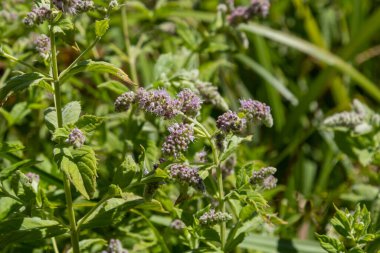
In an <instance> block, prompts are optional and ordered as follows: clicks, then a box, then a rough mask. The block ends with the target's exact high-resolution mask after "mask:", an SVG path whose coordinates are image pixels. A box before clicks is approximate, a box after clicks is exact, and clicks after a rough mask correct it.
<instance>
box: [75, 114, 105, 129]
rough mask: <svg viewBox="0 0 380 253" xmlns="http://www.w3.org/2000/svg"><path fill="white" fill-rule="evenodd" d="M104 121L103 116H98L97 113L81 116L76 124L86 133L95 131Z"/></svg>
mask: <svg viewBox="0 0 380 253" xmlns="http://www.w3.org/2000/svg"><path fill="white" fill-rule="evenodd" d="M103 121H104V118H103V117H98V116H95V115H83V116H81V117H80V118H79V120H78V121H77V123H76V124H75V125H76V126H77V127H78V128H80V129H81V130H82V131H84V132H86V133H90V132H92V131H95V129H97V128H98V127H99V126H100V125H101V124H102V123H103Z"/></svg>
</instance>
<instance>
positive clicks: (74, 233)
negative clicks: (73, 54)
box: [50, 26, 80, 253]
mask: <svg viewBox="0 0 380 253" xmlns="http://www.w3.org/2000/svg"><path fill="white" fill-rule="evenodd" d="M51 27H52V28H51V30H50V43H51V55H52V57H51V65H52V66H51V67H52V73H53V80H54V82H53V85H54V104H55V110H56V112H57V121H58V122H57V123H58V127H59V128H60V127H63V120H62V102H61V91H60V84H59V75H58V63H57V48H56V44H55V36H54V32H53V30H52V29H53V26H51ZM63 183H64V188H65V197H66V206H67V211H68V215H69V221H70V232H71V244H72V249H73V253H79V252H80V251H79V236H78V229H77V226H76V221H75V213H74V208H73V200H72V196H71V189H70V181H69V179H68V178H67V176H66V175H65V174H63Z"/></svg>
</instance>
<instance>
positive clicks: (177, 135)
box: [161, 123, 194, 158]
mask: <svg viewBox="0 0 380 253" xmlns="http://www.w3.org/2000/svg"><path fill="white" fill-rule="evenodd" d="M168 130H169V133H170V134H169V135H168V136H167V137H166V139H165V142H164V143H163V144H162V149H161V150H162V152H163V153H164V154H166V155H173V156H174V157H175V158H178V157H179V156H180V154H181V152H183V151H186V150H187V149H188V146H189V144H190V142H192V141H194V130H193V127H192V126H191V125H189V124H184V123H180V124H178V123H174V124H173V125H171V126H170V127H169V128H168Z"/></svg>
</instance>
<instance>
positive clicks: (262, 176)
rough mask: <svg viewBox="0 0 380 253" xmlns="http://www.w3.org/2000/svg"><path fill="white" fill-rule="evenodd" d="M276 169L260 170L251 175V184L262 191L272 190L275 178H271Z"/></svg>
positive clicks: (275, 181)
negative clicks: (261, 188) (262, 189)
mask: <svg viewBox="0 0 380 253" xmlns="http://www.w3.org/2000/svg"><path fill="white" fill-rule="evenodd" d="M276 171H277V169H276V168H274V167H265V168H261V169H260V170H258V171H254V172H253V173H252V177H251V178H250V182H251V184H254V185H259V186H262V187H263V188H264V189H272V188H274V187H276V184H277V178H275V177H274V176H273V174H274V173H276Z"/></svg>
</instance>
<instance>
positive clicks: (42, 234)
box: [0, 217, 68, 248]
mask: <svg viewBox="0 0 380 253" xmlns="http://www.w3.org/2000/svg"><path fill="white" fill-rule="evenodd" d="M66 232H68V229H67V228H65V227H64V226H62V225H60V224H59V223H58V222H57V221H52V220H42V219H40V218H37V217H33V218H29V217H25V218H14V219H9V220H6V221H3V222H1V223H0V248H4V247H5V246H7V245H9V244H10V243H15V242H20V241H22V242H28V241H38V240H42V239H45V238H50V237H53V236H58V235H62V234H64V233H66Z"/></svg>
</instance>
